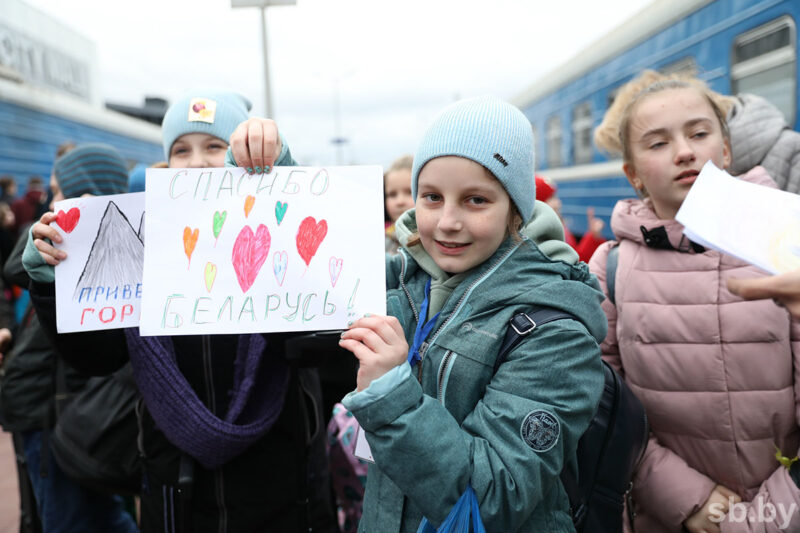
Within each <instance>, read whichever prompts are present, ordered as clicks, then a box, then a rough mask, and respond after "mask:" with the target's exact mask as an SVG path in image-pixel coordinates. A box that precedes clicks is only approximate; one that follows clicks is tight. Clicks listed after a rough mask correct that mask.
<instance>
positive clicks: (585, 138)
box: [572, 102, 592, 165]
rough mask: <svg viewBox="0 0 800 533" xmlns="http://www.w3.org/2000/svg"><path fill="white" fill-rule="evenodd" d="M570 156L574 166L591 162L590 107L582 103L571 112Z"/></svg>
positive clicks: (586, 103) (587, 103) (588, 104)
mask: <svg viewBox="0 0 800 533" xmlns="http://www.w3.org/2000/svg"><path fill="white" fill-rule="evenodd" d="M572 156H573V158H574V164H576V165H581V164H585V163H590V162H591V161H592V106H591V104H590V103H589V102H584V103H582V104H579V105H578V106H576V107H575V110H574V111H573V112H572Z"/></svg>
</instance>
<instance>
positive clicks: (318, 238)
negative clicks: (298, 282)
mask: <svg viewBox="0 0 800 533" xmlns="http://www.w3.org/2000/svg"><path fill="white" fill-rule="evenodd" d="M327 234H328V223H327V222H325V221H324V220H320V221H319V222H317V221H316V220H314V217H306V218H304V219H303V221H302V222H301V223H300V228H298V230H297V238H296V239H295V241H296V242H297V251H298V253H299V254H300V257H302V258H303V261H305V263H306V266H308V264H309V263H311V258H312V257H314V254H316V253H317V248H319V245H320V244H322V240H323V239H324V238H325V235H327Z"/></svg>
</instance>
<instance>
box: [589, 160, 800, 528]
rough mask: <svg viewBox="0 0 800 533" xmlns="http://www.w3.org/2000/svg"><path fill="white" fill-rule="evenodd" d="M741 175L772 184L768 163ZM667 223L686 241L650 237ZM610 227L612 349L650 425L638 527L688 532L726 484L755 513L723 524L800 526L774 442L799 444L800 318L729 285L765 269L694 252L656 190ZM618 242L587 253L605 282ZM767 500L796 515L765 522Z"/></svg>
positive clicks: (790, 450)
mask: <svg viewBox="0 0 800 533" xmlns="http://www.w3.org/2000/svg"><path fill="white" fill-rule="evenodd" d="M742 179H745V180H747V181H751V182H756V183H761V184H765V185H767V184H769V185H770V186H773V187H774V184H773V182H772V180H771V179H770V178H769V176H768V175H767V173H766V172H765V171H764V170H763V169H762V168H760V167H756V168H754V169H753V170H751V171H750V172H748V173H747V174H745V175H744V176H742ZM741 215H742V216H745V217H746V216H748V214H747V213H742V214H741ZM659 226H663V227H664V228H665V229H666V234H667V235H668V238H669V242H670V243H671V245H672V246H673V247H675V248H676V249H678V250H680V251H676V250H664V249H656V248H652V247H649V246H647V245H646V244H645V241H644V237H643V233H642V229H641V227H644V228H645V229H647V230H648V231H649V230H652V229H653V228H657V227H659ZM611 228H612V229H613V231H614V234H615V235H616V236H617V238H618V239H619V242H620V245H619V246H620V248H619V263H618V268H617V274H616V288H615V299H616V306H615V305H614V304H612V303H611V302H610V301H608V300H605V301H604V302H603V308H604V309H605V311H606V315H607V316H608V326H609V327H608V337H607V338H606V340H605V342H604V343H603V345H602V349H603V354H604V358H605V359H606V360H607V361H608V362H609V363H611V364H612V365H613V366H614V367H615V368H616V369H617V370H619V371H620V372H621V373H622V375H623V376H624V377H625V380H626V381H627V383H628V384H629V385H630V386H631V388H632V389H633V391H634V393H636V395H637V396H638V397H639V399H640V400H641V401H642V403H643V404H644V407H645V410H646V411H647V415H648V418H649V421H650V424H651V430H652V433H651V438H650V443H649V445H648V448H647V451H646V452H645V456H644V458H643V460H642V464H641V466H640V468H639V471H638V473H637V475H636V478H635V480H634V489H633V499H634V502H635V504H634V508H635V512H636V518H635V522H634V525H635V529H636V531H637V532H644V533H660V532H676V533H677V532H680V531H681V530H682V523H683V521H684V520H686V519H687V518H688V517H689V516H691V515H692V514H694V513H695V512H696V511H697V510H698V509H700V507H701V506H702V505H703V504H704V503H705V502H706V500H707V499H708V496H709V495H710V493H711V491H712V490H713V488H714V486H715V485H716V484H717V483H719V484H721V485H724V486H726V487H728V488H730V489H732V490H733V491H735V492H736V493H737V494H739V495H740V496H741V497H742V500H743V501H744V502H750V503H749V511H750V513H749V514H748V517H747V518H746V519H745V518H744V512H743V510H742V509H743V508H741V507H740V508H739V509H737V511H739V512H738V513H737V514H736V515H735V516H734V515H733V513H731V514H730V515H729V516H728V517H727V518H726V520H725V521H724V522H723V523H722V524H721V530H722V531H723V532H724V533H727V532H734V531H735V532H739V531H741V532H751V531H753V532H754V531H800V511H799V510H798V509H799V508H800V490H798V488H797V486H796V485H795V483H794V482H793V481H792V478H791V477H790V476H789V473H788V470H787V469H786V468H784V467H782V466H780V464H779V463H778V462H777V461H776V459H775V448H774V446H775V445H777V446H779V447H780V449H781V450H782V451H783V453H784V455H788V456H794V455H795V454H796V453H797V452H798V444H800V430H799V429H798V421H799V420H800V411H799V410H798V405H800V327H798V325H797V324H796V323H794V322H793V321H792V320H791V319H790V317H789V315H788V313H787V312H786V311H785V310H784V309H783V308H780V307H778V306H776V305H775V303H774V302H773V301H771V300H761V301H752V302H745V301H742V300H741V299H740V298H738V297H737V296H734V295H732V294H731V293H730V292H728V290H727V288H726V281H727V279H728V278H732V277H740V278H747V277H759V276H763V275H765V273H764V272H763V271H761V270H759V269H757V268H755V267H752V266H750V265H748V264H746V263H744V262H742V261H740V260H738V259H736V258H734V257H731V256H729V255H724V254H720V253H718V252H715V251H711V250H707V251H705V252H701V253H697V252H695V251H694V250H693V249H692V246H691V243H690V242H689V241H688V239H686V238H685V237H684V236H683V226H681V224H679V223H678V222H676V221H675V220H659V219H658V218H656V215H655V212H654V211H653V209H652V204H651V203H650V201H649V200H645V201H640V200H622V201H620V202H619V203H617V205H616V207H615V208H614V213H613V215H612V217H611ZM612 245H613V242H608V243H605V244H603V245H602V246H601V247H600V248H599V249H598V250H597V252H596V253H595V255H594V256H593V257H592V259H591V261H590V263H589V267H590V269H591V271H592V272H593V273H594V274H596V275H597V277H598V279H599V281H600V284H601V285H602V287H603V290H605V291H606V293H607V288H606V263H607V258H608V252H609V249H610V247H611V246H612ZM767 503H772V504H773V506H774V508H775V509H776V510H777V511H778V512H779V513H780V512H781V508H780V506H779V504H781V505H782V506H783V507H782V508H783V510H784V511H785V512H786V513H791V515H790V517H789V518H790V519H791V521H790V522H788V523H787V522H786V521H785V520H784V519H783V517H782V516H781V514H778V516H777V517H776V518H775V519H774V520H772V521H767V520H766V518H765V517H769V516H771V515H769V512H768V511H767V512H766V513H765V512H762V513H761V519H760V520H759V516H758V514H759V513H758V512H757V511H758V509H759V506H760V508H761V509H768V508H769V506H767V505H766V504H767ZM792 505H794V506H792ZM784 525H785V526H787V527H786V529H779V527H780V526H784Z"/></svg>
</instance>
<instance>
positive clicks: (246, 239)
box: [231, 224, 272, 292]
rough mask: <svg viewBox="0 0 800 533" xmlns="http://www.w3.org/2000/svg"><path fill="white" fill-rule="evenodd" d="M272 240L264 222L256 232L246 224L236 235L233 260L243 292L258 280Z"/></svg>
mask: <svg viewBox="0 0 800 533" xmlns="http://www.w3.org/2000/svg"><path fill="white" fill-rule="evenodd" d="M271 242H272V237H271V236H270V234H269V229H267V227H266V226H265V225H264V224H259V225H258V228H256V232H255V234H254V233H253V230H252V229H251V228H250V226H245V227H244V228H242V231H240V232H239V236H238V237H236V242H235V243H233V252H232V254H231V262H232V263H233V270H234V271H235V272H236V279H237V281H238V282H239V286H240V287H241V288H242V292H247V290H248V289H249V288H250V287H251V286H252V285H253V282H254V281H255V280H256V276H258V272H259V271H260V270H261V265H263V264H264V261H266V260H267V255H268V254H269V246H270V244H271Z"/></svg>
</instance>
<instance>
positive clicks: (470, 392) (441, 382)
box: [436, 350, 492, 423]
mask: <svg viewBox="0 0 800 533" xmlns="http://www.w3.org/2000/svg"><path fill="white" fill-rule="evenodd" d="M491 377H492V367H491V365H489V364H487V363H486V362H483V361H477V360H475V359H474V358H473V357H470V356H468V355H464V354H461V353H457V352H455V351H451V350H446V351H445V353H444V356H443V357H442V359H441V361H440V362H439V365H438V371H437V372H436V384H437V389H436V391H437V395H436V398H437V399H438V400H439V401H440V402H441V403H442V405H444V406H445V407H446V408H447V410H448V411H450V413H451V414H452V415H453V416H454V417H455V418H456V420H458V422H459V423H461V422H462V421H463V420H464V418H466V416H467V415H468V414H469V413H470V412H471V411H472V410H473V409H474V408H475V406H476V405H477V404H478V402H479V401H480V399H481V398H482V397H483V394H484V391H485V390H486V385H487V384H488V383H489V381H490V380H491Z"/></svg>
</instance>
